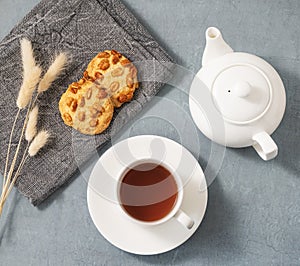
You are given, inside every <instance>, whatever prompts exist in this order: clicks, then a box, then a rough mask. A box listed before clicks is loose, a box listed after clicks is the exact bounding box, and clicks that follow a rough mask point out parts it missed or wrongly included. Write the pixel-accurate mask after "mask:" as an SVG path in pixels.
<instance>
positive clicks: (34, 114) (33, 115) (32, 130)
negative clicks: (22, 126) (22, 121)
mask: <svg viewBox="0 0 300 266" xmlns="http://www.w3.org/2000/svg"><path fill="white" fill-rule="evenodd" d="M38 113H39V108H38V106H37V105H36V106H35V107H34V108H33V109H32V110H31V111H30V113H29V118H28V122H27V127H26V131H25V139H26V140H27V141H28V142H30V141H32V140H33V138H34V137H35V135H36V133H37V128H36V125H37V121H38Z"/></svg>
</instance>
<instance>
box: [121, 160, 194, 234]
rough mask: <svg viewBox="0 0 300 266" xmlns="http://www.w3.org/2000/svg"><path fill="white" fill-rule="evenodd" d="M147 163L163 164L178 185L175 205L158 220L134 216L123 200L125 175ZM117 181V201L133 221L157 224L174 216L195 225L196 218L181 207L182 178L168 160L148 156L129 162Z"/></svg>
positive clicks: (185, 225)
mask: <svg viewBox="0 0 300 266" xmlns="http://www.w3.org/2000/svg"><path fill="white" fill-rule="evenodd" d="M145 163H150V164H155V165H159V166H162V167H163V168H165V169H166V170H168V171H169V172H170V174H171V176H172V177H171V178H173V179H174V181H175V183H176V186H177V198H176V202H175V204H174V205H173V207H172V208H171V209H170V211H169V212H168V213H167V214H166V215H165V216H164V217H162V218H160V219H158V220H154V221H144V220H140V219H137V218H135V217H133V216H132V215H131V214H130V213H129V212H128V211H127V210H126V209H125V208H124V206H123V202H122V200H121V193H120V191H121V186H122V185H124V183H123V182H122V180H123V179H124V177H125V176H126V175H127V174H128V172H129V171H130V170H132V169H133V168H136V167H137V166H139V165H141V164H145ZM117 181H118V185H117V187H116V188H117V201H118V204H119V207H120V209H121V212H122V213H123V214H124V215H125V216H126V217H127V218H128V219H130V220H131V221H133V222H135V223H138V224H141V225H145V226H155V225H159V224H162V223H165V222H167V221H169V220H170V219H172V218H175V219H176V220H177V221H178V222H180V223H181V224H182V225H183V226H184V227H186V228H187V229H191V228H192V227H193V225H194V220H193V219H192V218H191V217H190V216H188V215H187V214H186V213H185V212H184V211H183V210H182V209H181V205H182V200H183V196H184V190H183V185H182V179H181V178H180V176H179V175H178V174H177V173H176V170H175V169H174V168H173V167H172V166H170V165H168V164H167V163H166V162H160V161H157V160H154V159H148V158H147V159H141V160H137V161H135V162H133V163H131V164H129V165H128V166H126V167H124V169H122V171H121V174H120V175H119V177H118V179H117ZM126 185H127V184H126ZM129 186H130V185H129ZM155 186H159V183H157V184H155ZM136 206H140V208H143V203H142V202H141V204H140V205H139V203H137V204H136Z"/></svg>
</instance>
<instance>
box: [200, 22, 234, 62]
mask: <svg viewBox="0 0 300 266" xmlns="http://www.w3.org/2000/svg"><path fill="white" fill-rule="evenodd" d="M205 34H206V46H205V49H204V53H203V57H202V66H205V65H207V64H208V63H210V62H211V61H213V60H214V59H216V58H218V57H220V56H223V55H225V54H228V53H232V52H233V50H232V49H231V47H230V46H229V45H228V44H227V43H226V42H225V41H224V40H223V37H222V34H221V32H220V30H219V29H217V28H215V27H210V28H208V29H207V30H206V33H205Z"/></svg>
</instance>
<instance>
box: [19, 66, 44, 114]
mask: <svg viewBox="0 0 300 266" xmlns="http://www.w3.org/2000/svg"><path fill="white" fill-rule="evenodd" d="M25 64H26V62H25ZM41 73H42V69H41V68H40V67H39V66H34V67H33V68H32V69H31V71H30V72H29V73H27V74H26V72H24V78H23V84H22V86H21V88H20V91H19V95H18V99H17V106H18V108H19V109H23V108H25V107H26V106H27V105H28V103H29V102H30V100H31V98H32V94H33V92H34V90H35V88H36V86H37V84H38V83H39V80H40V76H41Z"/></svg>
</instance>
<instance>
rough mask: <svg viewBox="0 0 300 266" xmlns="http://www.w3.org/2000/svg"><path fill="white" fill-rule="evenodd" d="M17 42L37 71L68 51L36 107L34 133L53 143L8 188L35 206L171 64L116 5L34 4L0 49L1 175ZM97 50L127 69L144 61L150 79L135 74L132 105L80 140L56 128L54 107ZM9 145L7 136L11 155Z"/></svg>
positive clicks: (131, 111)
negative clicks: (30, 52) (40, 131)
mask: <svg viewBox="0 0 300 266" xmlns="http://www.w3.org/2000/svg"><path fill="white" fill-rule="evenodd" d="M22 37H27V38H28V39H30V40H31V41H32V43H33V47H34V50H35V54H36V58H37V59H38V60H39V63H40V64H41V65H42V66H43V67H44V69H46V68H47V67H48V66H49V64H50V61H51V59H52V58H53V55H54V54H55V51H68V52H69V53H70V54H71V56H72V58H73V59H72V63H70V64H69V66H68V68H67V70H66V72H65V73H64V75H63V76H62V77H61V78H59V79H58V80H57V81H56V82H55V83H54V84H53V86H52V88H51V89H49V90H48V91H47V92H46V93H45V94H44V95H42V97H41V98H40V99H39V102H38V104H39V106H40V113H41V115H40V118H39V125H38V127H39V128H45V129H49V130H50V131H51V132H52V133H53V138H52V140H51V142H50V143H49V145H48V146H47V147H46V148H45V149H43V150H42V151H41V152H40V153H39V154H38V155H37V156H36V157H34V158H31V159H30V160H28V161H27V163H26V164H25V166H24V170H23V172H22V174H21V178H20V179H19V180H18V182H17V184H16V186H17V188H18V190H19V191H20V192H21V193H22V194H23V195H24V196H26V197H27V198H28V199H29V200H30V202H31V203H32V204H33V205H37V204H39V203H41V202H42V201H43V200H44V199H46V198H47V197H48V196H49V195H50V194H52V193H53V192H54V191H55V190H57V189H58V188H59V187H60V186H62V185H63V184H64V183H65V182H66V181H67V180H68V179H69V178H70V177H71V176H72V175H73V174H74V173H75V172H76V170H77V169H78V166H80V165H82V164H83V163H84V162H86V161H87V160H88V159H89V158H90V157H91V155H92V154H93V151H94V150H95V147H97V148H99V147H102V145H104V144H105V143H106V142H107V141H108V140H109V139H110V138H111V137H112V136H113V135H115V134H116V133H117V132H118V131H119V130H120V129H121V128H122V126H124V124H126V123H127V122H128V121H129V120H130V119H131V118H132V117H133V116H135V115H136V114H137V113H138V112H139V111H140V110H141V109H142V107H143V106H144V105H145V104H146V103H147V102H148V101H149V100H150V99H151V98H152V97H153V96H154V95H155V94H156V93H157V92H158V90H159V89H160V87H161V86H162V85H163V84H162V83H161V82H152V81H151V75H157V74H159V75H161V77H159V80H160V81H162V82H164V81H166V80H167V79H168V78H170V76H171V72H170V71H169V70H168V69H167V68H166V67H164V65H165V64H163V63H160V62H172V59H171V58H170V57H169V56H168V55H167V54H166V52H165V51H164V50H163V49H162V48H161V47H160V46H159V45H158V44H157V42H156V41H155V40H154V39H153V38H152V36H151V35H150V34H149V33H148V32H147V31H146V30H145V29H144V28H143V26H142V25H141V24H140V23H139V22H138V21H137V19H136V18H135V17H134V16H133V15H132V14H131V13H130V12H129V11H128V10H127V9H126V8H125V6H124V5H123V4H122V3H121V2H119V0H101V1H100V0H99V1H97V0H77V1H76V0H73V1H65V0H43V1H42V2H40V3H39V4H38V5H37V6H36V7H35V8H34V9H33V10H32V11H31V12H30V13H29V14H28V15H27V16H26V17H25V18H24V19H23V21H22V22H21V23H20V24H19V25H17V26H16V27H15V28H14V29H13V30H12V32H11V33H10V34H9V35H8V36H7V37H6V38H4V40H2V42H1V43H0V90H1V96H0V144H1V152H0V170H1V172H2V173H3V172H4V162H5V156H6V150H7V144H8V138H9V134H10V129H11V125H12V123H13V119H14V116H15V114H16V112H17V108H16V104H15V99H16V97H17V94H18V90H19V88H20V85H21V82H22V65H21V61H20V47H19V40H20V38H22ZM105 49H115V50H118V51H120V52H121V53H123V54H124V55H125V56H127V57H128V58H129V59H130V60H132V61H144V60H152V61H153V62H156V63H155V72H154V71H151V70H150V71H142V73H140V79H141V80H146V81H145V82H142V83H141V84H140V88H139V89H138V90H137V91H136V93H135V96H134V99H133V101H131V102H130V103H127V104H125V105H123V106H122V107H121V108H120V109H118V110H117V112H115V118H114V119H113V121H112V123H111V125H110V127H109V128H108V129H107V130H106V131H105V132H104V133H103V134H100V135H97V136H89V137H88V136H83V135H82V134H80V133H78V132H76V131H74V130H72V129H71V128H69V127H67V126H65V124H64V123H63V122H62V120H61V118H60V114H59V111H58V102H59V99H60V97H61V95H62V93H63V92H64V91H65V90H66V88H67V87H68V84H70V83H71V82H73V81H77V80H78V79H79V78H81V77H82V74H83V71H84V70H85V68H86V66H87V64H88V62H89V61H90V60H91V59H92V58H93V57H94V56H95V55H96V54H97V53H98V52H100V51H102V50H105ZM149 80H150V81H149ZM24 116H25V112H24V111H23V112H22V117H24ZM116 116H117V119H116ZM21 122H22V121H21V119H19V121H18V123H17V129H18V130H17V132H20V128H21V126H22V123H21ZM17 141H18V136H17V135H15V136H14V138H13V149H15V147H16V145H17ZM24 144H25V143H24ZM24 146H25V145H23V147H24ZM78 151H79V152H78ZM21 154H22V153H21Z"/></svg>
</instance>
